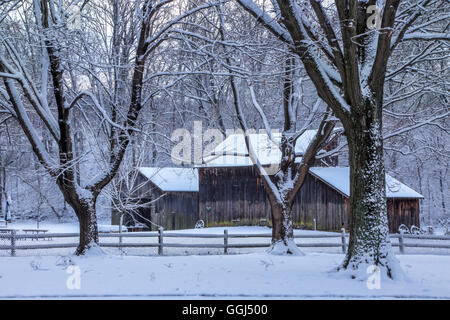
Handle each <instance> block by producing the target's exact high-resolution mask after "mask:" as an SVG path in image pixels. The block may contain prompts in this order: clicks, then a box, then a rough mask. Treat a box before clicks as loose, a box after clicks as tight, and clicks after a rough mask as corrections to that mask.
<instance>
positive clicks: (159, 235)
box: [0, 228, 450, 256]
mask: <svg viewBox="0 0 450 320" xmlns="http://www.w3.org/2000/svg"><path fill="white" fill-rule="evenodd" d="M0 231H3V232H1V233H0V240H3V241H6V243H8V245H0V250H10V252H11V256H15V255H16V251H17V250H33V249H58V248H75V247H77V246H78V243H76V242H71V243H45V244H28V245H23V244H18V243H17V242H18V241H23V240H26V239H31V240H38V239H44V240H45V239H47V240H52V239H54V238H75V237H79V233H41V234H28V233H17V230H2V229H0ZM271 237H272V234H269V233H267V234H265V233H259V234H243V233H234V234H233V233H231V234H230V233H229V232H228V230H226V229H225V230H224V233H223V234H212V233H211V234H207V233H204V234H199V233H182V232H170V231H169V232H167V231H164V230H163V229H162V228H161V229H160V230H159V231H152V232H126V233H99V238H100V246H101V247H105V248H158V254H159V255H162V254H163V249H164V248H214V249H223V250H224V253H225V254H226V253H228V249H232V248H267V247H269V246H270V242H267V243H229V239H239V238H242V239H245V238H271ZM102 238H118V240H119V241H118V243H111V242H102V241H101V239H102ZM124 238H156V239H157V242H153V243H145V242H136V243H133V242H123V241H122V240H123V239H124ZM164 238H197V239H201V238H203V239H223V244H222V243H168V242H164ZM294 238H295V239H331V238H335V239H340V241H338V242H336V243H331V242H330V243H326V242H325V243H320V242H318V243H297V246H299V247H301V248H338V247H340V248H342V252H344V253H345V252H346V250H347V242H348V241H347V240H348V234H347V233H346V232H345V230H342V232H341V233H335V234H312V235H305V234H302V235H295V236H294ZM390 238H391V239H398V243H392V246H393V247H399V248H400V252H401V253H404V252H405V248H435V249H450V243H449V244H441V243H408V242H405V240H406V239H408V240H411V239H413V240H438V241H450V236H441V235H410V234H403V233H401V234H392V235H390ZM0 244H1V242H0Z"/></svg>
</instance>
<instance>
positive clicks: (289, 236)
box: [267, 195, 303, 255]
mask: <svg viewBox="0 0 450 320" xmlns="http://www.w3.org/2000/svg"><path fill="white" fill-rule="evenodd" d="M269 200H270V207H271V213H272V243H271V245H270V248H269V250H268V251H267V252H268V253H271V254H275V255H285V254H292V255H303V253H302V252H301V251H300V249H298V247H297V245H296V244H295V241H294V229H293V219H292V204H289V203H288V202H287V201H281V202H280V201H279V200H278V199H277V198H276V197H275V196H273V195H269Z"/></svg>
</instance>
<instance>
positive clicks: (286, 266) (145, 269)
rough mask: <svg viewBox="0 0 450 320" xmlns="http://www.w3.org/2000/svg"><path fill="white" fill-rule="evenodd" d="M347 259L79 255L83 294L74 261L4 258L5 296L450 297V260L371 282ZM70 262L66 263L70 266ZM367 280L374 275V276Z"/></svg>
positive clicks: (422, 259) (430, 259) (408, 261)
mask: <svg viewBox="0 0 450 320" xmlns="http://www.w3.org/2000/svg"><path fill="white" fill-rule="evenodd" d="M342 258H343V255H342V254H325V253H310V254H307V255H306V256H304V257H279V256H271V255H267V254H264V253H262V254H261V253H254V254H242V255H228V256H227V255H216V256H163V257H131V256H112V255H106V256H89V257H73V256H71V257H70V259H71V261H72V263H73V264H74V265H76V266H78V267H79V270H80V274H81V278H80V281H81V282H80V289H79V290H77V289H74V290H69V289H68V287H67V280H68V278H69V277H70V276H71V275H70V274H68V273H67V270H66V269H67V266H68V264H67V263H66V265H64V264H63V263H61V261H62V259H61V258H60V257H55V256H45V257H16V258H1V259H0V298H3V299H5V298H13V299H14V298H25V299H33V298H49V299H54V298H69V299H70V298H81V297H82V298H93V299H94V298H110V299H118V298H124V299H127V298H130V299H139V298H141V299H158V298H159V299H161V298H168V299H184V298H186V299H197V298H198V299H214V298H220V299H228V298H230V299H231V298H239V299H252V298H274V299H299V298H303V299H328V298H329V299H336V298H339V299H340V298H349V299H359V298H379V299H385V298H400V299H405V298H411V299H418V298H429V299H436V298H437V299H450V275H449V274H448V272H446V270H447V269H448V265H450V256H431V255H426V256H424V255H404V256H399V260H400V261H401V265H402V266H403V269H404V270H405V272H406V274H407V275H408V276H409V277H410V278H411V281H409V282H394V281H391V280H385V281H382V282H381V289H379V290H377V289H373V290H369V289H368V288H367V286H366V282H365V281H358V280H350V279H347V278H343V277H342V275H339V276H337V275H336V274H335V273H333V272H329V271H330V270H331V269H332V268H333V267H335V266H337V265H338V264H339V263H340V262H341V260H342ZM66 262H67V261H66ZM368 276H369V275H368Z"/></svg>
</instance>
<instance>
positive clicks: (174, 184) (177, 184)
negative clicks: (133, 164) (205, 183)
mask: <svg viewBox="0 0 450 320" xmlns="http://www.w3.org/2000/svg"><path fill="white" fill-rule="evenodd" d="M139 172H140V173H141V174H143V175H144V176H145V177H146V178H147V179H148V180H150V181H151V182H152V183H153V184H154V185H155V186H157V187H158V188H159V189H160V190H161V191H163V192H198V170H197V169H195V168H155V167H141V168H139Z"/></svg>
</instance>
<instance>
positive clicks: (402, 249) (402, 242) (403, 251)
mask: <svg viewBox="0 0 450 320" xmlns="http://www.w3.org/2000/svg"><path fill="white" fill-rule="evenodd" d="M398 244H399V247H400V253H405V242H404V241H403V230H400V237H399V238H398Z"/></svg>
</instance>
